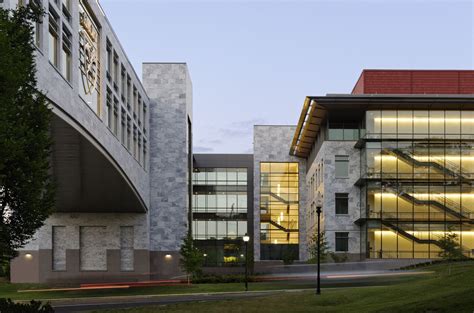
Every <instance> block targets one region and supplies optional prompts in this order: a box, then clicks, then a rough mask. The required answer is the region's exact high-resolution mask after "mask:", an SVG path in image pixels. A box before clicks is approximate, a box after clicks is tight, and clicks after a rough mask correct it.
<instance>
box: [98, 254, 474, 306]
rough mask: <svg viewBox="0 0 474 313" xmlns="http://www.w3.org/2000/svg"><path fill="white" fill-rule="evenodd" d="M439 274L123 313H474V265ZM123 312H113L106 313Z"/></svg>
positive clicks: (438, 268) (438, 269) (436, 267)
mask: <svg viewBox="0 0 474 313" xmlns="http://www.w3.org/2000/svg"><path fill="white" fill-rule="evenodd" d="M425 269H426V270H431V271H435V273H434V274H432V275H426V276H420V277H418V278H417V279H416V280H412V281H410V282H401V283H399V284H396V285H390V286H380V287H366V288H344V289H326V290H324V289H323V293H322V295H320V296H316V295H315V294H314V292H301V293H286V294H285V293H284V294H278V295H273V296H267V297H261V298H253V299H240V300H229V301H218V302H199V303H184V304H176V305H167V306H155V307H143V308H134V309H126V310H121V311H119V312H123V313H124V312H127V313H132V312H133V313H148V312H157V311H158V312H160V311H161V312H174V313H180V312H193V313H201V312H203V313H204V312H205V313H214V312H215V313H217V312H223V310H225V312H245V313H252V312H255V313H257V312H258V313H261V312H272V313H278V312H285V313H288V312H364V313H365V312H384V313H385V312H403V313H407V312H410V313H411V312H430V313H435V312H436V313H440V312H450V313H451V312H470V313H472V312H473V311H474V283H473V282H474V263H472V262H465V263H458V264H454V265H453V266H452V269H451V274H448V266H447V265H446V264H439V265H433V266H427V267H426V268H425ZM100 312H101V313H104V312H117V310H113V311H100Z"/></svg>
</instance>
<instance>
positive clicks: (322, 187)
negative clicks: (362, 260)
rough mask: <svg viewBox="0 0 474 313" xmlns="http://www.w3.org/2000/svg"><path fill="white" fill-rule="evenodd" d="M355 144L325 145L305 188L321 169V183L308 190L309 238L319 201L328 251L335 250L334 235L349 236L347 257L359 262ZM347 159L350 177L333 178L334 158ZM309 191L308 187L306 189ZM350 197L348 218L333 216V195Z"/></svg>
mask: <svg viewBox="0 0 474 313" xmlns="http://www.w3.org/2000/svg"><path fill="white" fill-rule="evenodd" d="M354 145H355V141H325V142H324V143H323V144H322V146H321V148H320V150H319V152H318V154H317V155H316V157H315V159H314V161H313V163H312V164H311V165H310V166H309V170H308V173H307V175H306V181H307V183H308V186H310V185H311V178H313V179H317V175H316V172H317V168H318V166H320V167H321V164H322V167H323V181H322V183H321V184H319V186H318V185H314V184H313V188H314V189H313V190H310V194H311V195H312V196H311V199H309V200H310V201H309V202H308V204H307V207H306V212H307V221H308V237H310V235H311V234H312V233H314V232H316V231H317V227H316V221H317V220H316V212H315V207H316V204H317V203H318V199H321V200H322V212H323V213H322V229H323V230H324V231H325V233H326V238H327V241H328V243H329V246H330V250H331V251H334V249H335V233H336V232H349V251H348V254H349V257H350V258H351V259H358V258H359V257H360V251H361V250H360V249H361V248H360V247H361V241H360V228H359V226H357V225H356V224H354V222H355V221H356V220H357V219H359V217H360V188H359V187H357V186H354V184H355V182H356V181H357V180H358V179H359V177H360V150H358V149H355V148H354ZM336 155H347V156H349V177H348V178H336V176H335V156H336ZM309 188H311V187H309ZM336 193H348V194H349V210H348V214H347V215H345V214H344V215H340V214H338V215H337V214H336V208H335V194H336Z"/></svg>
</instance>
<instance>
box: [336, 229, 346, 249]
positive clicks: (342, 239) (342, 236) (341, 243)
mask: <svg viewBox="0 0 474 313" xmlns="http://www.w3.org/2000/svg"><path fill="white" fill-rule="evenodd" d="M336 251H341V252H347V251H349V233H347V232H344V233H336Z"/></svg>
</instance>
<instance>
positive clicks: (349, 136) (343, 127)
mask: <svg viewBox="0 0 474 313" xmlns="http://www.w3.org/2000/svg"><path fill="white" fill-rule="evenodd" d="M328 126H329V129H328V140H357V139H359V123H358V122H352V121H329V123H328Z"/></svg>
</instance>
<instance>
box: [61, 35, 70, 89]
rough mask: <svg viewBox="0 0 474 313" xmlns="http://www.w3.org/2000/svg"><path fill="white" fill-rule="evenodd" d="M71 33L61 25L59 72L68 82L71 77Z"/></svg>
mask: <svg viewBox="0 0 474 313" xmlns="http://www.w3.org/2000/svg"><path fill="white" fill-rule="evenodd" d="M71 38H72V35H71V33H70V32H69V31H68V30H66V27H65V26H63V46H62V49H61V74H63V76H64V78H66V79H67V80H68V81H69V82H70V81H71V78H72V74H71V71H72V59H71V51H72V50H71V48H72V43H71Z"/></svg>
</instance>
